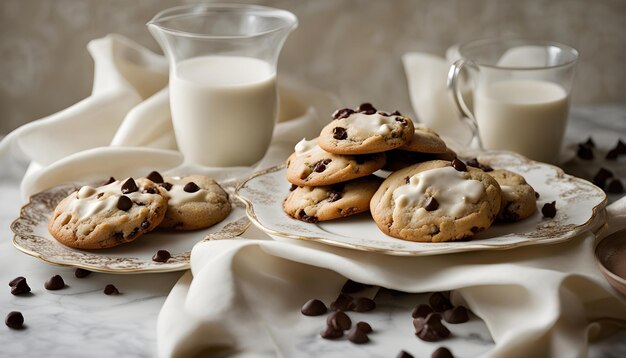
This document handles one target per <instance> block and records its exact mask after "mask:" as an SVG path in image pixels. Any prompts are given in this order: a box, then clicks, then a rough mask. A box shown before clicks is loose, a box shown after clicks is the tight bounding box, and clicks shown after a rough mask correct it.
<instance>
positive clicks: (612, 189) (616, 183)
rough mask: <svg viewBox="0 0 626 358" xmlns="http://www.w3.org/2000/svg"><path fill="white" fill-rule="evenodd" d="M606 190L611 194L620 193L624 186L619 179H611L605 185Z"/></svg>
mask: <svg viewBox="0 0 626 358" xmlns="http://www.w3.org/2000/svg"><path fill="white" fill-rule="evenodd" d="M606 191H607V192H609V193H611V194H621V193H623V192H624V186H623V185H622V182H621V181H620V180H619V179H613V180H611V182H610V183H609V185H608V186H607V187H606Z"/></svg>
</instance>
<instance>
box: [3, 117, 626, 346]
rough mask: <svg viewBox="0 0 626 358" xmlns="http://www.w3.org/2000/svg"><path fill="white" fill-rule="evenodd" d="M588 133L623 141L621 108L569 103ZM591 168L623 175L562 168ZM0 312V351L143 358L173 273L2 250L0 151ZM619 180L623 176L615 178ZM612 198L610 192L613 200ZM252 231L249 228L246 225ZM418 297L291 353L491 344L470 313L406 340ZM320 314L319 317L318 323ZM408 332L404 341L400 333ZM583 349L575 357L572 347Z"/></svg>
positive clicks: (582, 136)
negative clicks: (350, 334) (354, 329)
mask: <svg viewBox="0 0 626 358" xmlns="http://www.w3.org/2000/svg"><path fill="white" fill-rule="evenodd" d="M589 135H591V136H592V137H593V138H594V140H595V142H596V144H597V146H598V147H599V152H602V151H603V150H607V149H609V148H610V147H612V146H614V145H615V142H616V141H617V138H619V137H621V138H622V140H626V105H612V106H601V107H580V108H574V110H573V111H572V115H571V121H570V125H569V127H568V131H567V138H568V142H569V143H570V144H575V143H578V142H581V141H584V140H586V139H587V137H588V136H589ZM599 166H607V167H608V168H609V169H611V170H613V171H614V172H616V173H618V175H619V176H620V178H621V180H622V183H625V180H626V172H625V170H626V165H625V161H624V158H622V159H621V160H620V161H619V162H611V163H609V162H606V161H604V160H602V159H596V160H594V161H581V160H579V159H577V158H573V159H571V160H570V161H569V162H568V163H567V164H566V165H565V168H566V170H568V171H570V172H573V171H576V172H577V173H578V174H579V175H581V176H587V177H589V176H592V175H593V174H595V171H597V168H598V167H599ZM0 167H1V168H3V169H2V172H0V198H1V199H2V201H1V202H0V283H1V282H4V285H5V286H4V292H0V307H1V308H2V309H1V310H0V314H1V315H2V318H3V319H4V317H6V314H7V313H8V312H10V311H20V312H22V314H23V315H24V319H25V328H24V329H22V330H11V329H9V328H7V327H6V326H5V325H2V327H0V332H1V334H0V347H1V349H0V357H50V358H55V357H63V358H71V357H85V356H89V357H114V356H118V357H152V356H155V355H156V320H157V316H158V313H159V310H160V308H161V305H162V304H163V302H164V301H165V298H166V297H167V294H168V293H169V291H170V289H171V288H172V287H173V285H174V284H175V283H176V281H177V279H178V278H179V277H180V276H181V275H182V273H167V274H142V275H112V274H100V273H93V274H91V275H90V276H88V277H86V278H83V279H78V278H76V277H75V276H74V269H72V268H65V267H57V266H51V265H48V264H46V263H44V262H42V261H39V260H37V259H35V258H32V257H30V256H27V255H24V254H22V253H21V252H19V251H17V250H16V249H15V248H13V247H12V244H11V238H12V233H11V231H10V229H9V225H10V223H11V221H12V220H13V219H15V217H16V216H17V215H18V213H19V207H20V205H21V203H20V195H19V173H20V166H19V165H18V164H16V163H15V162H14V161H13V160H12V158H0ZM625 184H626V183H625ZM616 197H617V196H612V199H615V198H616ZM253 230H254V229H253ZM55 274H59V275H61V276H62V277H63V278H64V280H65V283H66V284H67V286H68V287H66V288H65V289H62V290H59V291H48V290H46V289H45V288H44V287H43V285H44V282H45V281H46V280H47V279H48V278H50V277H51V276H53V275H55ZM17 276H24V277H26V279H27V282H28V284H29V285H30V287H31V289H32V291H31V294H30V295H26V296H13V295H11V293H10V289H9V287H8V285H7V284H8V282H9V281H10V280H12V279H13V278H15V277H17ZM107 284H114V285H115V286H116V287H117V288H118V289H119V290H120V292H121V293H122V294H120V295H117V296H115V295H113V296H106V295H104V293H103V289H104V287H105V286H106V285H107ZM427 298H428V295H427V294H420V295H404V296H391V295H389V294H388V293H386V294H381V295H380V296H379V297H378V298H377V303H378V308H377V309H376V310H375V311H374V312H370V313H365V314H359V313H354V314H352V313H351V316H352V317H353V319H356V320H361V319H363V320H366V321H367V322H369V323H370V324H371V325H372V326H373V327H374V329H375V330H376V332H375V333H372V334H371V335H370V339H371V341H372V342H371V343H370V344H367V345H354V344H351V343H349V342H347V341H345V340H342V341H337V342H335V341H326V340H323V339H321V338H320V337H319V336H318V335H315V336H308V337H298V338H297V339H299V341H300V343H299V346H300V348H301V350H300V353H301V354H299V356H301V357H320V356H323V357H331V358H332V357H337V358H339V357H342V358H343V357H394V356H395V355H396V354H397V352H399V351H400V349H404V350H406V351H408V352H410V353H411V354H413V355H414V356H416V357H425V356H430V354H431V352H432V351H434V350H435V349H436V348H437V347H439V346H442V345H444V346H447V347H448V348H450V349H451V350H452V352H453V353H454V354H455V356H457V357H473V356H476V355H479V354H481V353H482V352H485V351H487V350H488V349H489V347H490V346H491V345H493V344H494V343H493V341H492V339H491V337H490V335H489V332H488V330H487V327H486V326H485V325H484V323H482V322H481V321H480V320H479V319H478V318H477V317H472V320H471V321H470V322H468V323H464V324H460V325H447V326H448V327H450V330H451V331H452V332H453V333H454V338H452V339H448V340H445V341H442V342H439V343H427V342H423V341H421V340H420V339H418V338H416V337H415V338H413V332H414V330H413V327H412V324H411V320H410V311H411V308H412V307H414V306H415V305H416V304H418V303H423V302H425V301H426V300H427ZM324 318H325V317H311V319H312V320H313V319H319V320H320V329H321V328H322V327H323V319H324ZM407 337H410V338H407ZM588 353H589V354H588V355H589V356H590V357H626V330H622V331H618V332H617V333H615V334H614V335H612V336H610V337H606V338H605V339H603V340H602V341H600V342H596V343H594V344H592V346H591V348H590V351H589V352H588ZM581 355H582V356H584V354H581Z"/></svg>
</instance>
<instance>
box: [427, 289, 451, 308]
mask: <svg viewBox="0 0 626 358" xmlns="http://www.w3.org/2000/svg"><path fill="white" fill-rule="evenodd" d="M428 303H429V304H430V307H432V309H433V311H435V312H443V311H445V310H449V309H450V308H452V307H454V306H452V303H450V300H448V298H447V297H446V296H444V295H443V293H441V292H435V293H433V294H432V295H430V298H428Z"/></svg>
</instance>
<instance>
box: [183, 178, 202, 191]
mask: <svg viewBox="0 0 626 358" xmlns="http://www.w3.org/2000/svg"><path fill="white" fill-rule="evenodd" d="M183 190H184V191H185V192H187V193H195V192H196V191H198V190H200V187H199V186H198V185H196V183H194V182H192V181H190V182H189V183H187V184H185V186H184V187H183Z"/></svg>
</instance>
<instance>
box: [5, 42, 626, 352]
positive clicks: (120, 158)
mask: <svg viewBox="0 0 626 358" xmlns="http://www.w3.org/2000/svg"><path fill="white" fill-rule="evenodd" d="M89 51H90V52H91V54H92V56H93V57H94V61H95V63H96V67H95V68H96V71H95V79H94V89H93V93H92V95H91V96H90V97H89V98H87V99H85V100H83V101H81V102H79V103H77V104H76V105H74V106H72V107H70V108H68V109H66V110H64V111H61V112H59V113H56V114H54V115H51V116H49V117H47V118H44V119H41V120H39V121H35V122H33V123H31V124H27V125H25V126H23V127H21V128H19V129H17V130H16V131H14V132H13V133H11V134H9V135H8V136H7V137H5V138H4V139H3V141H2V142H0V156H2V155H3V154H6V152H8V151H13V152H14V153H16V154H21V155H23V156H24V157H25V158H26V159H27V160H29V161H30V162H31V164H30V167H29V169H28V171H27V173H26V175H25V176H24V179H23V182H22V194H23V196H24V197H27V196H28V195H30V194H32V193H35V192H37V191H40V190H43V189H46V188H48V187H51V186H54V185H57V184H61V183H64V182H70V181H73V182H75V181H88V180H93V179H102V178H106V177H108V176H109V175H114V176H116V177H125V176H128V175H145V174H146V173H147V172H148V171H150V170H154V169H157V170H162V171H168V170H169V171H171V172H174V173H177V174H179V173H185V172H200V173H207V174H210V175H214V176H216V178H217V179H225V178H226V177H233V176H234V177H241V176H245V175H247V174H249V173H250V172H251V171H252V170H255V169H259V168H263V167H266V166H269V165H272V164H276V163H279V162H282V161H284V160H285V158H286V157H287V155H288V154H289V153H291V152H292V150H293V145H294V144H295V143H296V142H297V141H298V140H300V139H302V138H303V137H306V138H309V139H310V138H312V137H314V136H316V135H317V133H319V129H320V127H321V126H322V125H323V124H324V122H325V121H326V120H325V117H326V116H327V115H328V114H329V113H330V112H331V110H332V108H333V107H335V106H337V103H336V101H334V100H333V99H332V97H329V96H328V95H325V94H323V93H319V92H316V91H313V90H307V89H299V88H294V87H293V86H288V88H287V89H285V90H283V91H282V93H281V99H282V105H281V113H282V114H283V117H285V118H290V119H291V120H289V121H286V122H281V123H279V124H278V125H277V127H276V130H275V133H274V140H273V142H272V145H271V147H270V149H269V151H268V153H267V155H266V156H265V158H264V159H263V160H262V161H261V162H260V163H258V164H257V166H256V167H255V168H229V169H228V170H223V169H219V168H204V167H189V166H187V167H181V163H182V162H183V158H182V156H181V155H180V153H179V152H178V151H177V150H176V145H175V140H174V137H173V135H172V128H171V123H170V117H169V106H168V101H167V97H168V96H167V89H166V88H165V85H166V81H167V67H166V63H165V61H164V60H163V58H161V57H160V56H158V55H155V54H153V53H151V52H150V51H148V50H146V49H144V48H142V47H141V46H139V45H137V44H135V43H132V42H131V41H129V40H127V39H125V38H123V37H120V36H116V35H111V36H107V37H105V38H103V39H99V40H94V41H92V42H91V43H90V44H89ZM424 73H428V71H427V70H426V71H425V72H424ZM417 80H420V78H419V77H417V78H415V77H411V76H409V83H410V85H411V86H413V85H414V81H417ZM424 91H425V92H427V91H428V88H427V87H424ZM416 105H417V104H416ZM320 116H321V118H322V119H321V120H320V119H319V117H320ZM609 216H610V217H611V218H612V220H614V221H612V222H611V224H610V228H611V229H612V230H615V229H617V228H620V227H624V226H626V224H625V221H626V219H625V218H624V216H626V201H624V200H621V201H619V202H617V203H615V204H613V206H612V207H611V208H610V210H609ZM601 224H602V222H598V225H601ZM605 232H606V231H605ZM593 247H594V238H593V234H592V233H591V232H587V233H584V234H582V235H580V236H579V237H578V238H576V239H572V240H570V241H568V242H566V243H562V244H557V245H547V246H535V247H525V248H519V249H515V250H507V251H493V252H471V253H461V254H453V255H442V256H433V257H416V258H410V257H408V258H407V257H402V258H401V257H393V256H386V255H381V254H375V253H365V252H359V251H352V250H347V249H340V248H334V247H329V246H325V245H321V244H316V243H308V242H293V241H273V240H270V239H269V237H268V236H267V235H265V234H264V233H262V232H261V231H260V230H258V229H256V228H251V229H249V230H248V231H247V232H246V233H244V235H243V236H242V238H239V239H230V240H220V241H212V242H206V243H202V244H199V245H197V246H196V247H195V248H194V250H193V252H192V256H191V265H192V270H191V272H189V273H186V274H184V275H183V277H182V278H181V279H180V281H179V282H178V283H177V285H176V286H175V287H174V288H173V290H172V291H171V293H170V295H169V297H168V299H167V300H166V302H165V304H164V306H163V308H162V310H161V313H160V316H159V321H158V332H157V334H158V352H159V356H161V357H183V356H190V355H192V354H200V356H203V355H204V356H207V355H208V353H211V354H212V356H218V355H220V354H223V355H234V356H239V357H263V356H267V357H273V356H276V355H278V356H283V357H292V356H296V354H297V353H296V352H297V350H298V347H297V346H296V343H295V341H294V336H295V335H302V334H308V335H310V337H311V339H312V340H315V339H321V338H320V337H319V335H318V332H319V329H320V327H319V322H318V321H315V320H310V319H309V318H308V317H303V316H302V315H301V314H300V313H299V309H300V307H301V305H302V304H303V302H305V301H306V300H308V299H310V298H319V299H322V300H324V301H325V302H327V303H328V302H330V301H331V300H332V299H333V298H335V296H336V295H337V293H338V291H339V289H340V288H341V286H342V285H343V283H344V282H345V279H346V278H350V279H353V280H355V281H360V282H364V283H369V284H374V285H381V286H385V287H387V288H392V289H397V290H402V291H407V292H427V291H439V290H456V291H455V292H456V294H455V300H456V301H457V302H461V301H464V302H465V303H466V304H467V305H468V306H469V307H470V308H471V309H472V311H474V312H475V313H476V314H477V315H478V316H480V317H481V318H482V319H483V320H484V321H485V322H486V324H487V326H488V328H489V330H490V332H491V334H492V336H493V338H494V340H495V342H496V345H495V348H493V349H492V350H491V351H490V352H488V354H487V355H488V356H494V357H529V356H537V357H539V356H554V357H561V356H568V357H569V356H571V357H575V356H584V355H585V352H586V349H585V348H586V345H587V338H588V336H590V335H595V334H596V333H598V332H599V330H598V329H597V328H598V327H599V323H600V322H602V323H604V325H603V327H605V328H606V327H609V326H611V324H617V323H619V322H623V321H624V320H626V305H625V303H624V299H623V298H622V297H620V296H618V295H617V294H616V293H615V292H614V291H613V290H612V289H611V288H610V287H609V286H608V284H607V283H606V282H605V281H604V280H603V278H602V277H601V276H600V273H599V271H598V269H597V268H596V267H595V264H594V262H593ZM407 339H417V338H415V337H408V338H407ZM373 344H376V343H373ZM391 354H395V352H391Z"/></svg>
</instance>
